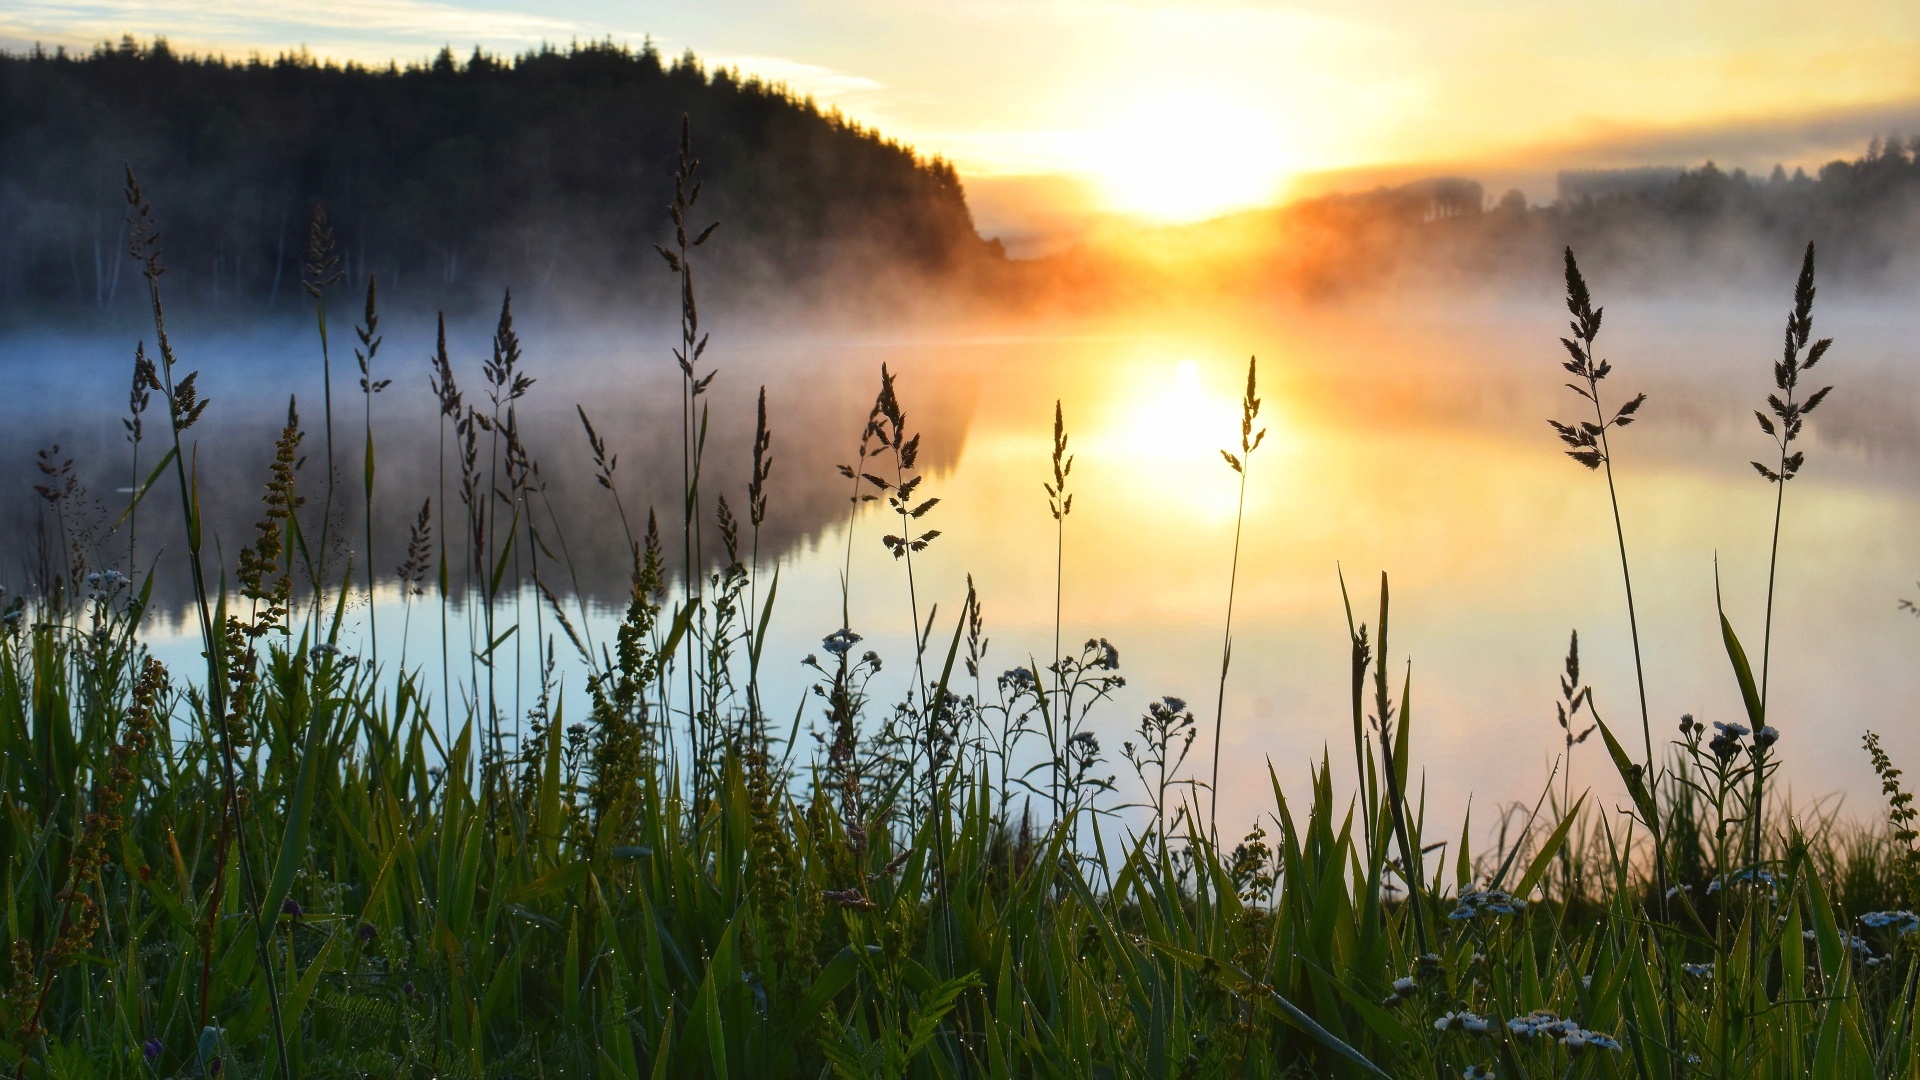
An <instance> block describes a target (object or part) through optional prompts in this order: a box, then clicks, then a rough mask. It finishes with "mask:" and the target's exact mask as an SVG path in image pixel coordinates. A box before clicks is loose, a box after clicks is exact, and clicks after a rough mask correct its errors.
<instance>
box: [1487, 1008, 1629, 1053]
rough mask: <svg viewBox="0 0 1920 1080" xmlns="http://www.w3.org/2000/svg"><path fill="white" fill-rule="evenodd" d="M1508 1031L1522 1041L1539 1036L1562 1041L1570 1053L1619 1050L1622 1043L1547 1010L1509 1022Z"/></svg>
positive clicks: (1534, 1012)
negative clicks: (1590, 1050)
mask: <svg viewBox="0 0 1920 1080" xmlns="http://www.w3.org/2000/svg"><path fill="white" fill-rule="evenodd" d="M1507 1030H1509V1031H1511V1032H1513V1033H1514V1034H1515V1035H1517V1036H1519V1037H1520V1038H1522V1039H1532V1038H1535V1037H1537V1036H1543V1037H1546V1038H1554V1039H1558V1040H1560V1045H1562V1046H1564V1047H1566V1048H1567V1051H1568V1052H1569V1053H1578V1052H1579V1051H1581V1050H1584V1049H1586V1048H1587V1047H1589V1046H1592V1047H1597V1048H1599V1049H1601V1050H1618V1049H1620V1043H1619V1042H1618V1041H1617V1040H1616V1039H1614V1038H1613V1037H1612V1036H1610V1035H1606V1034H1603V1033H1601V1032H1598V1031H1589V1030H1587V1029H1586V1028H1583V1027H1581V1026H1580V1025H1579V1024H1578V1023H1576V1022H1574V1021H1572V1020H1562V1019H1560V1018H1559V1017H1557V1016H1555V1015H1554V1014H1552V1013H1550V1012H1548V1011H1547V1010H1545V1009H1535V1010H1534V1011H1533V1012H1530V1013H1528V1014H1527V1015H1525V1016H1516V1017H1513V1018H1512V1019H1510V1020H1508V1021H1507Z"/></svg>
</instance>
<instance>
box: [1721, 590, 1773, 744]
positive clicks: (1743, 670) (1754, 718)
mask: <svg viewBox="0 0 1920 1080" xmlns="http://www.w3.org/2000/svg"><path fill="white" fill-rule="evenodd" d="M1720 640H1721V642H1722V643H1723V644H1724V645H1725V646H1726V648H1727V659H1728V660H1729V661H1731V662H1732V664H1733V678H1734V681H1735V682H1737V683H1738V684H1739V686H1740V701H1741V703H1742V704H1744V705H1745V706H1746V709H1747V720H1748V722H1750V723H1751V724H1752V725H1753V730H1755V731H1759V730H1760V729H1761V728H1763V727H1766V726H1767V711H1766V708H1765V707H1764V706H1763V705H1761V703H1760V689H1759V684H1757V683H1756V682H1754V678H1753V667H1752V666H1751V665H1750V664H1748V663H1747V650H1746V649H1744V648H1742V647H1741V646H1740V638H1739V636H1738V635H1737V634H1735V633H1734V632H1733V623H1731V622H1729V621H1727V613H1726V612H1725V611H1721V612H1720Z"/></svg>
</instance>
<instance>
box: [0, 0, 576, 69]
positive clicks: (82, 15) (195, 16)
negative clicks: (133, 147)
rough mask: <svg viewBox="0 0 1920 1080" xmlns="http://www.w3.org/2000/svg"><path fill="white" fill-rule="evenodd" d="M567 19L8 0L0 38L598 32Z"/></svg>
mask: <svg viewBox="0 0 1920 1080" xmlns="http://www.w3.org/2000/svg"><path fill="white" fill-rule="evenodd" d="M602 33H604V30H602V29H601V28H598V27H593V26H589V25H586V24H582V23H579V22H575V21H572V20H568V19H559V18H554V17H551V16H546V15H532V14H526V13H523V12H515V11H483V10H475V9H472V8H464V7H459V6H456V5H454V4H449V3H438V2H435V0H327V2H325V3H320V4H310V5H302V6H294V5H290V4H268V3H261V2H258V0H12V2H10V3H8V4H7V5H6V6H5V8H4V9H0V40H11V41H13V42H20V43H30V42H44V43H46V44H50V45H52V44H60V45H68V46H79V47H86V46H89V45H92V44H96V43H98V42H101V41H115V40H118V39H119V38H120V36H121V35H123V34H134V35H136V36H140V37H146V36H153V35H160V36H164V37H166V38H167V39H168V40H169V41H170V42H172V43H173V44H174V45H175V46H176V47H177V48H182V49H191V50H196V51H208V52H226V53H232V52H237V51H252V50H254V49H272V50H277V49H282V48H290V47H294V46H299V45H306V46H309V47H311V48H312V49H313V50H314V51H315V52H317V53H320V54H322V55H325V56H329V57H333V58H337V59H356V60H365V61H375V60H387V59H391V58H393V57H394V55H395V53H397V52H398V53H404V52H405V51H406V50H407V49H408V48H409V47H412V48H417V49H422V50H430V49H434V48H437V47H438V46H440V45H442V44H458V45H483V46H487V47H490V48H495V49H507V50H511V49H517V48H526V47H530V46H533V45H537V44H539V43H541V42H543V41H566V40H570V39H574V38H579V37H587V36H599V35H600V34H602Z"/></svg>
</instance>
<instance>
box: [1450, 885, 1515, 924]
mask: <svg viewBox="0 0 1920 1080" xmlns="http://www.w3.org/2000/svg"><path fill="white" fill-rule="evenodd" d="M1525 910H1527V902H1526V901H1525V900H1522V899H1520V898H1519V897H1517V896H1515V895H1513V894H1512V893H1509V892H1505V891H1503V890H1501V889H1468V890H1467V891H1466V892H1463V893H1461V894H1460V896H1459V898H1458V899H1457V900H1456V901H1455V903H1454V909H1453V911H1451V912H1449V913H1448V915H1447V918H1449V919H1471V918H1473V917H1474V916H1476V915H1479V914H1480V913H1482V912H1486V913H1487V914H1490V915H1517V914H1519V913H1520V912H1522V911H1525Z"/></svg>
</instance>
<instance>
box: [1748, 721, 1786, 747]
mask: <svg viewBox="0 0 1920 1080" xmlns="http://www.w3.org/2000/svg"><path fill="white" fill-rule="evenodd" d="M1779 741H1780V731H1779V729H1777V728H1774V727H1772V726H1771V725H1762V726H1761V728H1760V730H1759V731H1756V732H1754V733H1753V747H1754V749H1756V750H1765V749H1766V748H1767V747H1769V746H1772V745H1773V744H1774V743H1777V742H1779Z"/></svg>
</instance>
